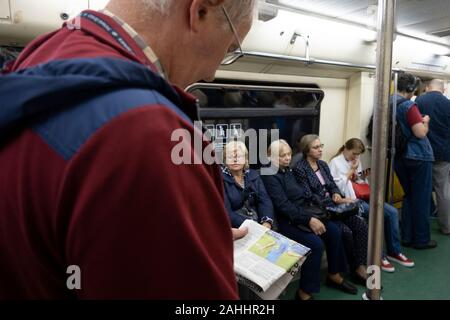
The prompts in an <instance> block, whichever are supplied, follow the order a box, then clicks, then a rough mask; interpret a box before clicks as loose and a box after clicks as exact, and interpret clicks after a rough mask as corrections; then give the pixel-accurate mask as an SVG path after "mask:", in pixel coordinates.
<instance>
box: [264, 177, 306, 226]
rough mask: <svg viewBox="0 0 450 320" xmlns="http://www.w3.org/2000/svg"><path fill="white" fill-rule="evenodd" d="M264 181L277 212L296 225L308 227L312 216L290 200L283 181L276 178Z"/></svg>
mask: <svg viewBox="0 0 450 320" xmlns="http://www.w3.org/2000/svg"><path fill="white" fill-rule="evenodd" d="M262 179H263V181H264V185H265V187H266V190H267V192H268V193H269V194H270V198H271V199H272V203H273V206H274V207H275V210H276V212H277V213H279V214H281V215H283V216H285V217H286V218H288V219H289V221H291V222H293V223H294V224H303V225H305V226H308V225H309V221H310V219H311V215H309V214H307V213H306V212H305V211H304V210H303V209H302V208H300V207H298V206H296V205H294V204H293V203H292V202H291V201H290V200H289V199H288V197H287V196H286V192H285V190H284V188H283V186H282V184H281V181H280V180H279V179H277V177H275V176H264V177H262Z"/></svg>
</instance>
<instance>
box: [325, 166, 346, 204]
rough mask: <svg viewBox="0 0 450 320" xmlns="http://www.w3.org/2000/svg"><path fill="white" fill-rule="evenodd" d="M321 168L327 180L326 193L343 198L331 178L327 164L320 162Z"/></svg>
mask: <svg viewBox="0 0 450 320" xmlns="http://www.w3.org/2000/svg"><path fill="white" fill-rule="evenodd" d="M322 167H323V168H324V170H325V174H326V176H327V178H328V188H329V190H328V192H329V193H330V194H331V195H333V194H335V193H337V194H340V195H341V196H342V197H344V195H343V194H342V192H341V190H339V188H338V186H337V185H336V183H335V182H334V178H333V176H332V174H331V171H330V167H329V166H328V164H327V163H326V162H324V161H322Z"/></svg>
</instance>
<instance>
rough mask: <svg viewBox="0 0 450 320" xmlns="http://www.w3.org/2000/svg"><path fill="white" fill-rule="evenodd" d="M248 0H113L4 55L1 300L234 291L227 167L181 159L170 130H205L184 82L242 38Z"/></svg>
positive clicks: (215, 295) (249, 13)
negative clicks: (197, 125) (7, 58)
mask: <svg viewBox="0 0 450 320" xmlns="http://www.w3.org/2000/svg"><path fill="white" fill-rule="evenodd" d="M254 3H255V0H242V1H235V0H111V1H110V2H109V4H108V6H107V7H106V10H104V11H102V12H95V11H90V10H88V11H84V12H82V13H81V15H80V16H79V17H78V18H77V19H74V21H72V22H71V23H69V24H67V25H66V24H65V25H64V26H63V27H62V28H61V29H60V30H57V31H55V32H52V33H50V34H46V35H44V36H41V37H39V38H38V39H36V40H35V41H33V42H32V43H31V44H29V45H28V46H27V47H26V48H25V49H24V50H23V52H22V53H21V55H20V56H19V57H18V59H17V60H16V61H15V62H14V63H13V64H9V67H8V70H7V71H8V72H9V74H7V75H6V76H4V77H0V137H1V139H0V195H1V197H0V239H1V241H0V299H70V298H77V299H79V298H81V299H237V298H238V295H237V287H236V281H235V276H234V272H233V243H232V230H231V228H227V227H226V226H227V225H228V226H230V222H229V220H228V216H227V213H226V211H225V207H224V205H223V186H222V178H221V173H220V170H219V168H218V166H217V165H207V164H205V163H203V164H200V165H198V164H196V165H191V164H181V165H176V164H174V159H172V157H171V154H172V150H173V148H174V147H175V146H176V145H177V144H179V143H180V141H172V139H171V136H172V133H173V132H174V130H177V129H182V131H183V132H188V133H189V134H190V136H191V137H192V139H194V137H193V136H194V135H196V134H201V133H199V132H198V130H194V126H193V121H194V120H197V110H196V101H195V99H194V98H193V97H192V96H190V95H189V94H187V93H185V92H184V91H183V90H182V88H186V87H187V86H188V85H189V84H191V83H193V82H196V81H198V80H201V79H206V80H211V79H213V78H214V74H215V71H216V69H217V68H218V67H219V65H220V63H221V61H222V59H223V58H224V56H225V55H226V54H227V53H233V52H235V50H236V49H237V48H240V43H241V40H242V39H244V37H245V36H246V34H247V33H248V31H249V29H250V27H251V24H252V17H253V8H254ZM189 141H191V140H189ZM184 143H185V144H186V145H187V148H188V149H189V148H191V149H192V150H190V151H192V152H190V155H188V158H190V159H191V160H192V159H194V155H193V153H194V152H193V150H194V147H193V144H192V145H191V143H190V142H186V141H184ZM203 147H206V142H205V143H204V145H203ZM183 150H186V146H185V148H184V149H183ZM182 156H183V158H184V157H185V156H186V155H184V154H183V155H182ZM230 227H231V226H230ZM233 233H235V237H236V238H238V237H241V236H243V235H244V233H245V230H234V231H233ZM69 270H75V273H73V274H72V273H71V272H72V271H70V272H69ZM68 273H69V274H68ZM73 279H75V280H74V281H73V283H69V282H71V281H72V280H73ZM73 284H75V285H73Z"/></svg>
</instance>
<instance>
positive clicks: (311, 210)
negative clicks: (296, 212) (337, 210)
mask: <svg viewBox="0 0 450 320" xmlns="http://www.w3.org/2000/svg"><path fill="white" fill-rule="evenodd" d="M302 208H303V210H304V211H305V212H306V213H307V214H309V215H310V216H311V217H313V218H316V219H319V220H320V221H321V222H322V223H324V222H326V221H328V220H329V219H330V217H329V212H328V211H327V210H326V209H324V208H322V207H321V206H319V205H316V204H312V203H309V204H307V205H305V206H303V207H302ZM297 227H298V228H299V229H300V230H303V231H305V232H312V230H311V229H310V228H309V226H305V225H303V224H299V225H297Z"/></svg>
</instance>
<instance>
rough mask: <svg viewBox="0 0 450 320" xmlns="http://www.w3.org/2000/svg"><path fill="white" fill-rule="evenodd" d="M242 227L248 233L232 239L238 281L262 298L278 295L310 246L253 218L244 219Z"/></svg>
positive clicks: (304, 257) (301, 262)
mask: <svg viewBox="0 0 450 320" xmlns="http://www.w3.org/2000/svg"><path fill="white" fill-rule="evenodd" d="M243 227H246V228H248V234H247V235H246V236H245V237H243V238H242V239H240V240H236V241H234V272H235V273H236V276H237V279H238V282H239V283H241V284H243V285H245V286H247V287H249V288H250V289H251V290H253V291H254V292H255V293H256V294H257V295H258V296H260V297H261V298H262V299H264V300H274V299H277V298H278V296H279V295H280V294H281V293H282V292H283V290H284V289H285V288H286V286H287V285H288V284H289V282H290V281H291V280H292V278H293V277H294V275H295V274H296V273H297V271H298V270H299V268H300V266H301V265H302V264H303V262H304V261H305V260H306V257H307V255H308V254H309V252H310V249H309V248H307V247H305V246H303V245H301V244H299V243H297V242H295V241H293V240H291V239H289V238H286V237H285V236H283V235H281V234H279V233H277V232H275V231H272V230H269V229H267V228H266V227H264V226H262V225H260V224H258V223H256V222H255V221H253V220H245V221H244V223H243V224H242V225H241V228H243Z"/></svg>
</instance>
